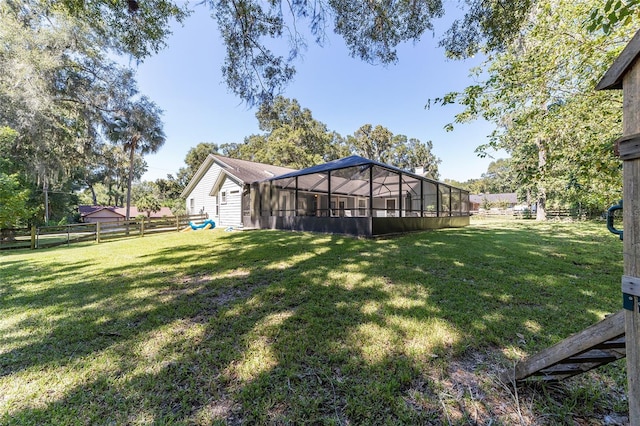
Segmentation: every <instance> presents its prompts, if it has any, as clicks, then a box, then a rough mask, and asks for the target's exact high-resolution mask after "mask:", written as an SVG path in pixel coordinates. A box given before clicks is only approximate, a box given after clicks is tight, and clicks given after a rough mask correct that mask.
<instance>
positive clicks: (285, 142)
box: [221, 96, 347, 169]
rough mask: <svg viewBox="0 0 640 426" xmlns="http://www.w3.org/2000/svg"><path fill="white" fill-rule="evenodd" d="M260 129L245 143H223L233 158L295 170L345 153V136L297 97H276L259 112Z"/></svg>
mask: <svg viewBox="0 0 640 426" xmlns="http://www.w3.org/2000/svg"><path fill="white" fill-rule="evenodd" d="M256 118H257V119H258V123H259V126H260V130H263V131H265V132H266V133H264V134H262V135H251V136H249V137H247V138H245V140H244V143H242V144H236V145H231V144H227V145H223V146H221V148H222V150H223V152H224V153H225V154H226V155H229V156H231V157H236V158H241V159H245V160H250V161H257V162H261V163H267V164H273V165H276V166H285V167H291V168H296V169H302V168H305V167H310V166H314V165H316V164H321V163H324V162H326V161H330V160H335V159H337V158H340V157H343V156H345V154H346V153H347V150H346V149H345V147H344V143H343V140H342V137H341V136H340V135H338V134H337V133H335V132H330V131H329V130H328V129H327V125H326V124H324V123H322V122H320V121H318V120H316V119H314V118H313V115H312V114H311V111H310V110H309V109H307V108H302V107H301V106H300V104H299V103H298V101H296V100H295V99H287V98H284V97H281V96H279V97H277V98H276V99H275V100H274V102H273V103H271V104H263V105H261V106H260V108H259V109H258V111H257V112H256Z"/></svg>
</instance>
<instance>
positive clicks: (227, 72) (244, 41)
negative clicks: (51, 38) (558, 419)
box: [43, 0, 534, 105]
mask: <svg viewBox="0 0 640 426" xmlns="http://www.w3.org/2000/svg"><path fill="white" fill-rule="evenodd" d="M43 3H44V1H43ZM202 3H205V4H207V5H208V6H209V8H210V9H211V15H212V17H213V19H214V20H215V23H216V25H217V27H218V28H219V30H220V34H221V37H222V41H223V43H224V47H225V49H226V58H225V62H224V64H223V67H222V74H223V78H224V80H225V81H226V84H227V86H228V87H229V88H230V89H231V90H232V91H233V92H234V93H235V94H237V95H238V96H239V97H240V98H241V99H243V100H244V101H246V102H247V103H248V104H250V105H254V104H262V103H270V102H272V101H273V100H274V98H275V97H276V96H277V95H278V94H279V93H281V92H282V91H283V88H284V87H285V86H286V85H287V84H288V83H289V82H290V81H291V80H292V79H293V77H294V75H295V68H294V62H295V60H296V58H298V57H299V56H300V55H301V53H303V52H304V50H305V49H306V47H307V41H306V38H305V33H307V34H309V35H310V36H311V37H312V38H313V39H314V40H315V42H316V43H318V44H320V45H322V44H323V43H324V42H325V40H326V32H327V29H328V28H329V27H330V25H331V24H330V21H333V31H334V32H335V33H336V34H338V35H339V36H341V37H342V39H343V40H344V43H345V44H346V47H347V49H348V50H349V53H350V54H351V56H353V57H356V58H359V59H361V60H364V61H367V62H370V63H381V64H391V63H394V62H396V61H397V60H398V56H397V52H396V47H397V46H398V45H400V44H402V43H404V42H407V41H414V42H415V41H418V40H420V38H421V37H422V36H423V35H424V34H425V32H427V31H432V30H433V21H434V20H435V19H437V18H441V17H442V16H443V15H444V5H445V3H444V2H442V1H441V0H426V1H419V2H416V1H411V0H399V1H392V2H391V1H389V2H354V1H351V0H331V1H328V2H323V1H306V0H294V1H287V2H283V1H281V0H272V1H268V2H265V1H259V0H243V1H235V0H220V1H213V0H206V1H203V2H202ZM532 3H534V2H533V1H532V0H518V1H511V2H510V3H509V4H508V6H505V4H504V3H503V2H501V1H498V0H492V1H484V0H467V1H466V2H464V3H463V4H462V5H463V9H464V11H465V17H464V19H462V20H456V21H454V24H453V26H452V27H451V29H450V30H449V31H448V32H447V33H446V34H445V35H444V38H443V40H442V42H441V44H442V45H443V46H445V47H446V49H447V51H448V54H449V55H451V56H455V57H460V56H469V55H472V54H474V53H475V52H477V51H478V50H479V48H480V47H481V42H482V41H483V40H487V43H486V46H490V47H491V48H495V49H499V48H500V47H502V46H503V45H504V43H505V41H508V40H511V39H512V38H513V37H514V36H515V35H517V34H518V29H519V27H520V23H521V22H522V20H523V19H524V18H525V17H526V16H527V13H528V12H529V10H530V7H531V4H532ZM56 4H57V5H61V6H62V7H63V8H65V9H66V11H67V12H68V13H70V14H71V15H72V16H75V17H78V18H80V19H82V20H83V21H84V22H87V23H88V25H90V26H91V27H92V28H94V29H95V30H96V31H97V32H98V33H100V34H102V36H103V37H105V38H106V40H107V41H108V42H109V44H110V45H111V46H113V47H115V49H116V51H118V52H124V53H129V54H131V55H132V56H133V57H135V58H136V59H139V60H142V59H143V58H145V57H146V56H148V55H150V54H152V53H155V52H157V51H158V50H159V49H160V48H162V47H163V46H164V43H165V40H166V37H167V36H168V34H170V22H171V21H172V20H174V19H175V20H177V21H178V22H183V21H184V20H185V19H186V17H187V16H188V14H189V11H188V9H187V6H186V5H184V3H182V2H177V1H168V0H148V1H147V0H145V1H136V0H130V1H128V2H127V3H125V2H120V1H118V2H116V1H109V0H97V1H91V2H84V1H78V0H62V1H61V2H56ZM131 4H135V5H136V6H135V7H133V8H132V7H131ZM127 5H128V6H127ZM452 8H456V9H457V6H452ZM305 26H306V27H307V28H308V30H304V29H303V28H304V27H305ZM281 38H285V39H286V40H287V41H288V44H286V43H285V45H284V46H283V45H282V44H279V43H274V40H277V39H281Z"/></svg>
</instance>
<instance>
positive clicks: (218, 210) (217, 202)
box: [216, 195, 220, 216]
mask: <svg viewBox="0 0 640 426" xmlns="http://www.w3.org/2000/svg"><path fill="white" fill-rule="evenodd" d="M216 216H220V196H219V195H216Z"/></svg>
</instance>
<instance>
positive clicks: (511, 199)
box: [469, 192, 518, 204]
mask: <svg viewBox="0 0 640 426" xmlns="http://www.w3.org/2000/svg"><path fill="white" fill-rule="evenodd" d="M484 200H487V202H489V203H498V202H501V201H506V202H507V203H511V204H516V203H517V202H518V196H517V195H516V193H515V192H506V193H502V194H470V195H469V202H471V203H476V204H480V203H482V202H483V201H484Z"/></svg>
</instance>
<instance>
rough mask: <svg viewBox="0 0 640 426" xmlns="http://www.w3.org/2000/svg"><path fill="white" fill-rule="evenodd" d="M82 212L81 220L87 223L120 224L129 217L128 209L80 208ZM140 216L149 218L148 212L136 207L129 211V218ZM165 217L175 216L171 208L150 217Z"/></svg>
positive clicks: (165, 208)
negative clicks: (119, 222)
mask: <svg viewBox="0 0 640 426" xmlns="http://www.w3.org/2000/svg"><path fill="white" fill-rule="evenodd" d="M78 210H79V212H80V220H81V221H82V222H85V223H96V222H118V221H121V220H125V218H126V216H127V208H126V207H115V206H78ZM139 215H144V216H147V212H146V211H138V209H137V208H136V206H131V207H130V210H129V217H130V218H132V219H133V218H135V217H137V216H139ZM165 216H173V213H171V209H170V208H169V207H161V208H160V211H157V212H151V215H150V216H149V217H152V218H158V217H165Z"/></svg>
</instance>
